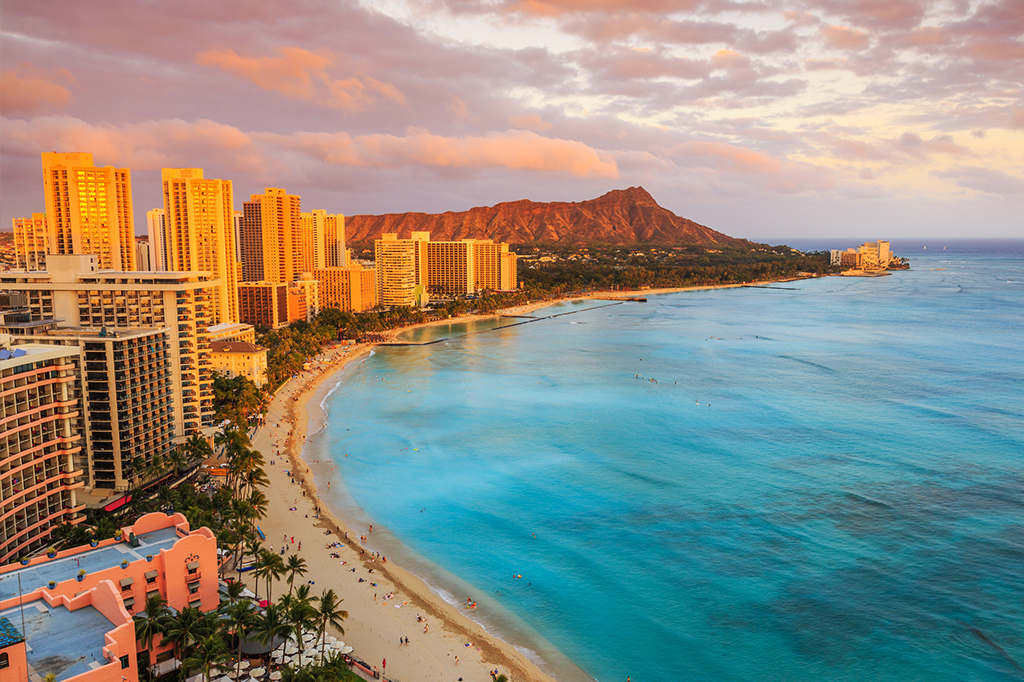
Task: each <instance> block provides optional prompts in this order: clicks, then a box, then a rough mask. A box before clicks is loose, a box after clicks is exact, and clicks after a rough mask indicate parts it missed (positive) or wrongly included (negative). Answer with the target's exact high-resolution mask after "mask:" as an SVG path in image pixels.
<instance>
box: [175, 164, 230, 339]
mask: <svg viewBox="0 0 1024 682" xmlns="http://www.w3.org/2000/svg"><path fill="white" fill-rule="evenodd" d="M162 177H163V187H164V213H165V214H166V216H167V269H168V270H169V271H170V270H173V271H175V272H203V271H206V272H210V273H212V274H213V276H214V277H215V278H216V279H217V280H219V281H220V287H219V288H218V289H217V290H215V291H214V292H213V300H212V301H211V307H212V316H211V317H212V319H213V321H214V323H215V324H217V323H221V322H237V321H238V262H237V261H236V260H235V230H234V209H233V207H232V201H233V199H232V194H231V181H230V180H212V179H205V178H203V169H202V168H164V169H163V172H162Z"/></svg>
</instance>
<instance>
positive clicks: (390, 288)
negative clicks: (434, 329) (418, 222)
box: [373, 232, 430, 308]
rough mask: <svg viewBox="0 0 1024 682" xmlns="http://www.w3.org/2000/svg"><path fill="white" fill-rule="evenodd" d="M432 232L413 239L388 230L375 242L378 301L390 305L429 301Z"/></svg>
mask: <svg viewBox="0 0 1024 682" xmlns="http://www.w3.org/2000/svg"><path fill="white" fill-rule="evenodd" d="M429 241H430V233H429V232H413V233H412V236H411V238H410V239H399V238H398V235H397V234H394V233H384V234H383V235H381V238H380V239H376V240H374V242H373V251H374V260H375V261H376V267H375V272H376V276H377V301H378V303H379V304H380V305H383V306H384V307H386V308H392V307H395V306H424V305H426V304H427V300H428V297H427V243H428V242H429Z"/></svg>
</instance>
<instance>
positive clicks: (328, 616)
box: [316, 589, 348, 665]
mask: <svg viewBox="0 0 1024 682" xmlns="http://www.w3.org/2000/svg"><path fill="white" fill-rule="evenodd" d="M343 601H344V600H343V599H338V595H337V594H335V593H334V590H331V589H327V590H324V592H323V594H321V595H320V601H319V604H318V605H317V607H316V623H317V627H318V629H319V630H320V650H321V651H320V664H321V665H323V662H324V654H323V649H324V646H325V645H326V643H327V626H328V625H332V626H334V627H335V628H336V629H337V630H338V632H340V633H341V634H343V635H344V634H345V630H344V628H342V627H341V621H343V620H345V619H346V618H348V611H344V610H342V609H341V608H339V607H340V606H341V602H343Z"/></svg>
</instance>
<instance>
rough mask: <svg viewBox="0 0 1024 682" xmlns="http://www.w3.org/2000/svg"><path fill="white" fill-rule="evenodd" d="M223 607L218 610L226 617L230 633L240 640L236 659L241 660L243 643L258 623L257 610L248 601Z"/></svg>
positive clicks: (229, 602) (240, 600)
mask: <svg viewBox="0 0 1024 682" xmlns="http://www.w3.org/2000/svg"><path fill="white" fill-rule="evenodd" d="M221 606H222V607H226V608H222V609H218V610H219V611H220V612H221V614H222V615H223V616H224V620H223V623H224V625H225V626H226V627H227V629H228V631H230V632H234V633H235V636H236V637H237V638H238V646H237V647H235V659H236V660H241V658H242V641H243V640H244V639H245V636H246V634H247V633H248V632H249V630H250V629H251V628H252V626H253V624H254V623H255V622H256V608H255V607H254V606H253V605H252V602H251V601H249V600H248V599H238V600H235V601H225V602H223V603H222V604H221ZM237 674H238V666H235V675H237Z"/></svg>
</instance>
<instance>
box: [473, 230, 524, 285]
mask: <svg viewBox="0 0 1024 682" xmlns="http://www.w3.org/2000/svg"><path fill="white" fill-rule="evenodd" d="M473 260H474V263H473V268H474V273H475V276H476V290H477V292H480V291H512V290H514V289H516V288H518V275H519V273H518V268H517V260H518V257H517V256H516V254H515V253H513V252H511V251H509V250H508V244H496V243H494V242H493V241H491V240H490V239H477V240H475V241H474V242H473Z"/></svg>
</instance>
